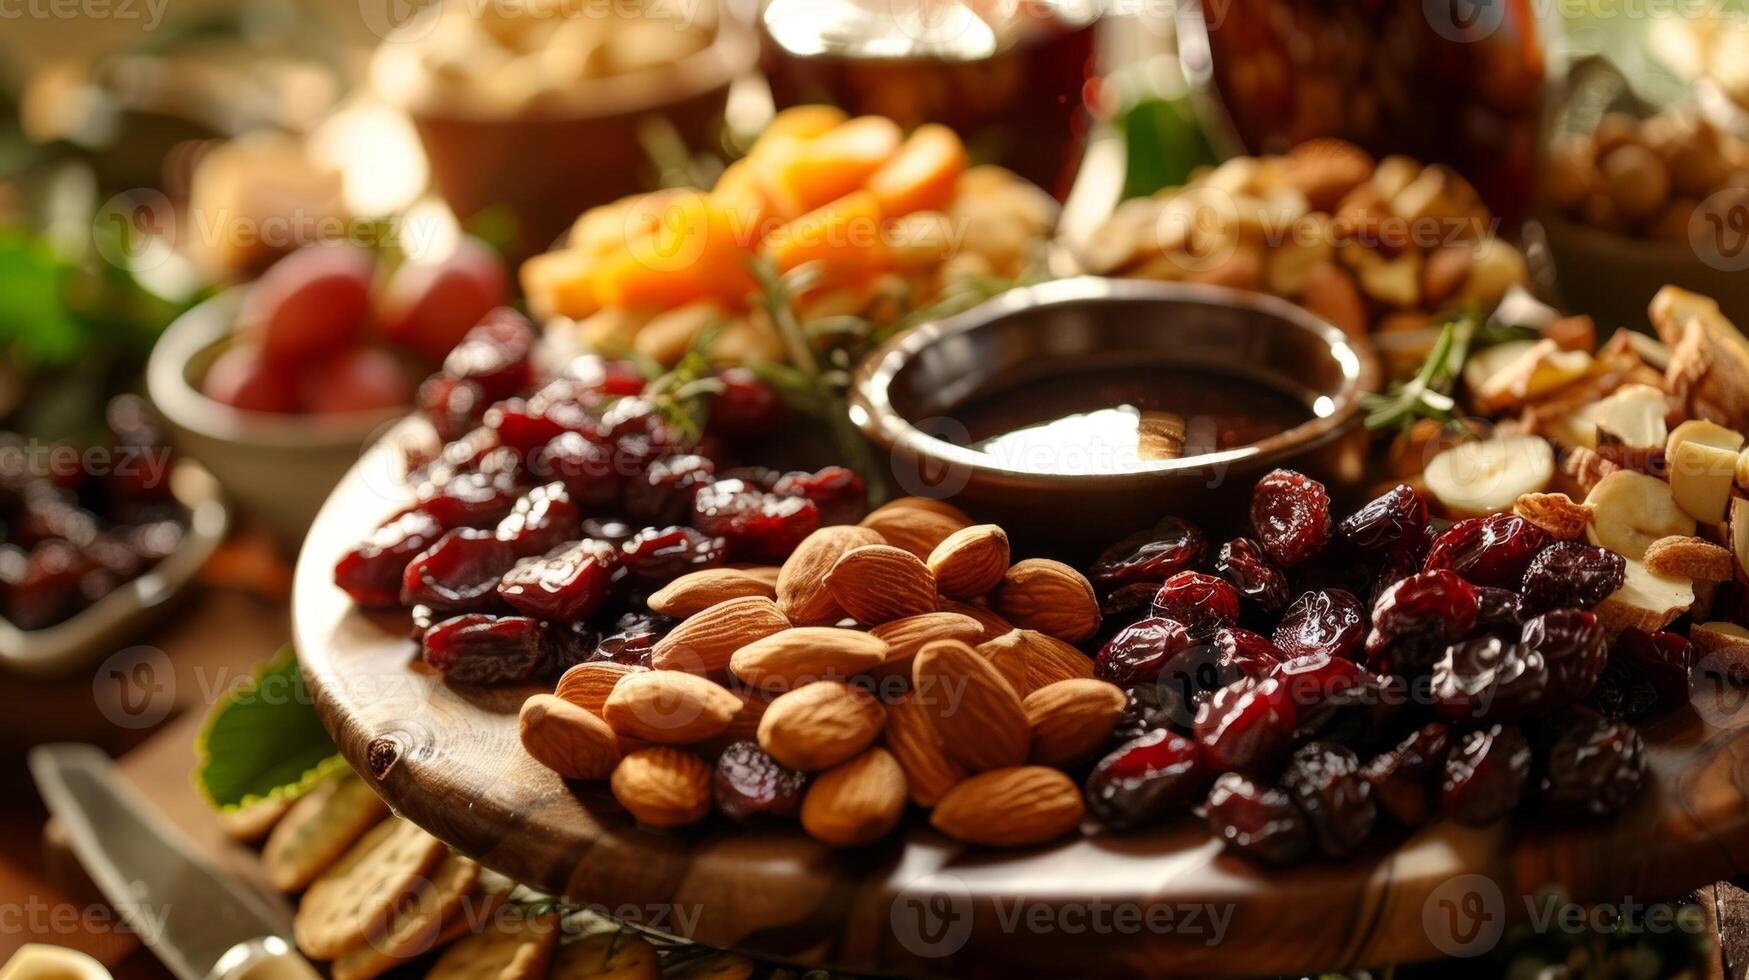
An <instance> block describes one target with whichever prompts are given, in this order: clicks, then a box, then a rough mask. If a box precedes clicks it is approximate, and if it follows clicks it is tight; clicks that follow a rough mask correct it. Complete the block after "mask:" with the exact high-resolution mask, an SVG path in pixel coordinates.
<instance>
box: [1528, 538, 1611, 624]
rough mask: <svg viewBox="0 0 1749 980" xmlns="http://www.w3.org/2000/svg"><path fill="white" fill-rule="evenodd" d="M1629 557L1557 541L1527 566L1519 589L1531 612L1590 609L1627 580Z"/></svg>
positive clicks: (1587, 546)
mask: <svg viewBox="0 0 1749 980" xmlns="http://www.w3.org/2000/svg"><path fill="white" fill-rule="evenodd" d="M1627 570H1628V563H1627V559H1625V558H1623V557H1622V556H1620V555H1618V554H1616V553H1615V552H1613V551H1608V550H1605V549H1603V548H1593V547H1591V546H1590V545H1585V544H1580V543H1579V542H1577V541H1557V542H1555V543H1554V544H1551V545H1549V546H1548V547H1547V548H1544V549H1543V550H1542V551H1540V552H1538V553H1537V556H1536V557H1535V558H1532V559H1531V561H1530V567H1529V568H1527V569H1525V572H1524V580H1523V583H1522V586H1521V588H1520V589H1519V591H1520V592H1522V593H1523V595H1524V607H1525V609H1526V610H1527V611H1529V612H1546V611H1548V610H1550V609H1590V608H1591V607H1592V606H1595V605H1597V604H1598V603H1600V602H1602V601H1603V600H1605V599H1607V598H1609V596H1610V595H1611V594H1613V593H1614V592H1615V591H1616V590H1617V589H1620V588H1621V587H1622V583H1623V582H1625V581H1627Z"/></svg>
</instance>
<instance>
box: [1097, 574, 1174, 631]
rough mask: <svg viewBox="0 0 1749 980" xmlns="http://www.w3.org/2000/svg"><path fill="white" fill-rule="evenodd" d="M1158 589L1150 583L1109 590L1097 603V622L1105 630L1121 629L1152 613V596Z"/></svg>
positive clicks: (1131, 584) (1139, 583) (1138, 583)
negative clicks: (1102, 625)
mask: <svg viewBox="0 0 1749 980" xmlns="http://www.w3.org/2000/svg"><path fill="white" fill-rule="evenodd" d="M1159 591H1160V589H1159V587H1158V586H1156V585H1155V584H1154V583H1152V582H1131V583H1130V584H1129V585H1120V586H1118V587H1117V588H1115V589H1113V590H1111V594H1110V595H1108V596H1106V597H1105V598H1104V599H1102V600H1100V602H1099V620H1100V622H1101V623H1103V624H1104V625H1105V626H1106V627H1107V628H1111V627H1120V628H1121V627H1122V626H1123V625H1125V624H1128V623H1133V622H1135V621H1136V620H1138V619H1140V618H1142V617H1143V616H1151V615H1153V612H1154V596H1155V595H1157V594H1158V593H1159Z"/></svg>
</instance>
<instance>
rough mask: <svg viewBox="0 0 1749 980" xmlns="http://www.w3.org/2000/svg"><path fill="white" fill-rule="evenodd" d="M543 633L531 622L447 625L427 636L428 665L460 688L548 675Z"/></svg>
mask: <svg viewBox="0 0 1749 980" xmlns="http://www.w3.org/2000/svg"><path fill="white" fill-rule="evenodd" d="M547 654H548V650H547V645H546V641H545V636H544V629H543V627H542V626H541V623H540V622H539V621H538V620H535V619H531V618H529V617H527V616H485V615H480V614H478V613H473V614H469V615H466V616H457V617H455V618H454V619H446V620H444V621H443V622H441V623H438V624H437V625H435V626H433V627H431V628H430V629H429V630H426V631H425V642H424V657H425V662H426V663H428V664H430V665H431V666H432V667H434V668H436V669H437V671H438V672H439V673H441V674H443V676H444V679H445V680H449V681H453V682H455V683H458V684H506V683H513V682H516V681H526V680H529V679H531V678H533V677H535V676H536V675H538V674H540V673H542V672H544V670H545V667H546V657H547Z"/></svg>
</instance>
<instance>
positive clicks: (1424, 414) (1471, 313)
mask: <svg viewBox="0 0 1749 980" xmlns="http://www.w3.org/2000/svg"><path fill="white" fill-rule="evenodd" d="M1481 325H1482V323H1481V316H1480V314H1478V313H1477V312H1476V311H1475V310H1473V309H1465V310H1462V311H1460V312H1458V313H1455V314H1453V315H1452V317H1451V319H1449V320H1447V321H1446V322H1445V325H1444V326H1442V327H1441V328H1440V331H1439V339H1438V340H1437V341H1435V342H1434V344H1433V349H1432V350H1431V351H1429V352H1428V354H1427V360H1425V361H1423V362H1422V364H1421V368H1420V370H1418V371H1416V372H1415V376H1414V377H1413V378H1410V379H1409V380H1408V381H1405V382H1401V383H1398V384H1393V385H1392V386H1391V387H1390V390H1389V391H1387V392H1385V393H1383V394H1377V395H1373V394H1367V395H1362V396H1361V397H1360V406H1361V407H1362V408H1364V409H1365V410H1366V413H1367V414H1366V427H1367V428H1368V429H1371V430H1373V431H1378V430H1381V429H1406V428H1408V427H1409V426H1411V425H1414V424H1415V422H1416V421H1417V420H1419V419H1434V420H1436V421H1440V422H1451V421H1454V420H1455V419H1456V417H1457V416H1456V414H1455V410H1456V408H1457V401H1456V400H1455V399H1454V398H1452V395H1451V392H1452V389H1453V388H1454V387H1455V386H1456V384H1457V379H1458V378H1459V377H1460V376H1461V375H1462V374H1463V369H1464V362H1466V361H1468V360H1469V357H1470V347H1471V345H1472V344H1473V343H1474V342H1475V340H1476V334H1477V332H1478V331H1479V330H1480V329H1481Z"/></svg>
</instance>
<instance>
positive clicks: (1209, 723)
mask: <svg viewBox="0 0 1749 980" xmlns="http://www.w3.org/2000/svg"><path fill="white" fill-rule="evenodd" d="M1293 732H1294V703H1293V702H1292V701H1291V700H1289V698H1288V692H1287V688H1286V687H1285V686H1284V685H1283V684H1282V682H1281V681H1280V680H1278V679H1276V678H1274V677H1265V678H1263V679H1262V680H1256V679H1253V678H1250V677H1246V678H1242V679H1240V680H1238V681H1235V682H1233V683H1232V684H1229V685H1227V686H1226V687H1223V688H1221V689H1220V690H1218V691H1216V692H1215V693H1214V695H1213V696H1211V697H1210V698H1209V699H1208V701H1206V702H1204V703H1203V705H1202V707H1200V708H1198V709H1197V713H1196V741H1197V745H1198V747H1199V748H1201V750H1202V758H1203V762H1204V763H1205V764H1206V765H1207V767H1208V768H1209V770H1210V771H1211V772H1245V773H1252V774H1257V775H1263V774H1267V773H1268V772H1269V771H1270V770H1272V769H1273V768H1274V767H1275V766H1276V765H1277V764H1278V763H1280V761H1281V759H1282V757H1283V756H1285V755H1286V754H1287V751H1288V749H1289V748H1291V747H1292V745H1291V740H1292V738H1293Z"/></svg>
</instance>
